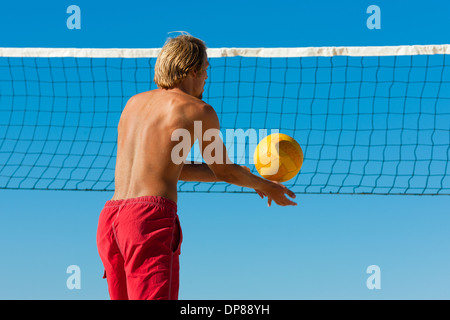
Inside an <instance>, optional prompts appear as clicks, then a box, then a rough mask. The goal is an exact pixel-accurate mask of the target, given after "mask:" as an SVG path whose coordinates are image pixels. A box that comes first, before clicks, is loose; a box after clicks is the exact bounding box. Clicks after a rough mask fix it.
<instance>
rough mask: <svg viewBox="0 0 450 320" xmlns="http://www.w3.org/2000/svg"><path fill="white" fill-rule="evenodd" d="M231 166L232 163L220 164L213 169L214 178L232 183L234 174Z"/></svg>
mask: <svg viewBox="0 0 450 320" xmlns="http://www.w3.org/2000/svg"><path fill="white" fill-rule="evenodd" d="M233 166H235V165H234V164H225V165H221V167H220V168H215V170H213V172H214V175H215V176H216V178H217V179H218V180H220V181H223V182H227V183H233V182H234V181H235V179H234V174H233V172H234V171H233V169H234V168H233Z"/></svg>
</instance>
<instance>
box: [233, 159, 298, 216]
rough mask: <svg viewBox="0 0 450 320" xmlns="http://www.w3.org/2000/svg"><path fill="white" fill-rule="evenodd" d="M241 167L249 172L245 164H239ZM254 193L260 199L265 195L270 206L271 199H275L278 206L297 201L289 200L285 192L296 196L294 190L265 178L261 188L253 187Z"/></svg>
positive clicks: (292, 196)
mask: <svg viewBox="0 0 450 320" xmlns="http://www.w3.org/2000/svg"><path fill="white" fill-rule="evenodd" d="M241 167H242V168H244V169H246V170H247V171H248V172H250V168H248V167H246V166H241ZM255 191H256V193H257V194H258V195H259V196H260V197H261V199H264V197H267V198H268V199H267V205H268V206H269V207H270V206H271V205H272V200H273V201H275V203H276V204H278V205H280V206H296V205H297V203H295V202H293V201H291V200H289V199H288V198H287V197H286V194H287V195H288V196H289V197H291V198H296V195H295V193H294V192H292V191H291V190H289V189H288V188H287V187H286V186H284V185H282V184H281V183H279V182H276V181H270V180H266V184H265V185H264V187H263V189H255Z"/></svg>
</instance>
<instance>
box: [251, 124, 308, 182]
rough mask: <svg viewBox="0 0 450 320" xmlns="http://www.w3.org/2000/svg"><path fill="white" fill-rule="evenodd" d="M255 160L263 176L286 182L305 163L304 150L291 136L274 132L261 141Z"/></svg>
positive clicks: (257, 168)
mask: <svg viewBox="0 0 450 320" xmlns="http://www.w3.org/2000/svg"><path fill="white" fill-rule="evenodd" d="M253 160H254V163H255V167H256V170H258V172H259V174H260V175H261V176H262V177H263V178H266V179H268V180H272V181H278V182H284V181H288V180H290V179H292V178H293V177H295V176H296V175H297V174H298V173H299V171H300V169H301V167H302V164H303V151H302V148H301V147H300V145H299V144H298V142H297V141H295V140H294V139H293V138H291V137H290V136H288V135H286V134H283V133H274V134H271V135H268V136H267V137H265V138H264V139H262V140H261V141H260V142H259V144H258V145H257V147H256V149H255V153H254V155H253Z"/></svg>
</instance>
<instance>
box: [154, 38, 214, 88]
mask: <svg viewBox="0 0 450 320" xmlns="http://www.w3.org/2000/svg"><path fill="white" fill-rule="evenodd" d="M205 58H206V45H205V43H204V42H203V41H202V40H200V39H197V38H194V37H193V36H191V35H185V34H183V35H180V36H177V37H175V38H169V39H168V40H167V41H166V43H165V44H164V46H163V48H162V49H161V52H160V53H159V55H158V58H157V60H156V64H155V77H154V81H155V83H156V85H157V86H158V87H159V88H162V89H172V88H174V87H175V86H176V85H177V84H179V83H180V82H182V81H183V80H184V79H185V78H186V77H187V76H188V74H189V73H190V72H191V71H194V72H198V71H200V70H201V69H202V67H203V63H204V60H205Z"/></svg>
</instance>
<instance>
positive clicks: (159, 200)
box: [105, 196, 177, 210]
mask: <svg viewBox="0 0 450 320" xmlns="http://www.w3.org/2000/svg"><path fill="white" fill-rule="evenodd" d="M138 202H149V203H154V204H159V205H162V206H166V207H170V208H172V209H175V210H177V203H176V202H175V201H173V200H170V199H168V198H165V197H161V196H143V197H137V198H128V199H119V200H108V201H106V204H105V206H107V207H110V206H122V205H126V204H131V203H138Z"/></svg>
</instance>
